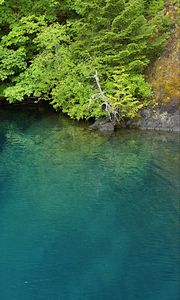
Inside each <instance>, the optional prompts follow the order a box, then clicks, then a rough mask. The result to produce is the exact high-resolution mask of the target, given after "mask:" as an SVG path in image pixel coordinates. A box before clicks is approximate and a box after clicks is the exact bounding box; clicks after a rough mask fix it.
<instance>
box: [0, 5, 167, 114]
mask: <svg viewBox="0 0 180 300" xmlns="http://www.w3.org/2000/svg"><path fill="white" fill-rule="evenodd" d="M0 5H1V8H2V10H1V13H0V23H1V25H0V26H1V36H2V39H1V43H0V58H1V61H0V66H1V71H0V80H1V81H2V83H3V84H6V88H5V90H4V95H5V96H6V97H7V99H9V101H11V102H14V101H23V99H24V98H25V97H29V96H31V97H35V98H37V99H44V100H47V101H50V102H51V104H52V105H53V106H54V108H55V109H62V110H63V111H64V112H65V113H67V114H69V116H70V117H72V118H77V119H81V118H89V117H98V116H100V115H104V114H106V113H107V114H110V111H111V110H112V111H114V112H117V114H118V115H119V117H120V118H126V117H128V118H129V117H134V116H135V114H137V113H138V110H139V109H140V108H141V107H142V106H143V105H146V103H147V100H148V99H149V98H150V97H151V92H150V89H149V86H148V85H147V83H146V82H145V79H144V75H143V74H144V72H145V69H146V67H147V66H148V64H149V62H150V61H151V60H152V59H154V58H155V57H157V56H158V55H159V54H160V53H161V51H162V49H163V47H164V45H165V43H166V40H167V37H168V33H167V32H168V30H167V29H168V26H169V21H168V20H167V18H166V17H165V16H164V15H163V11H162V9H163V5H164V3H163V1H162V0H157V1H155V0H152V1H150V0H149V1H145V0H126V1H125V0H100V1H99V0H92V1H87V0H85V1H84V0H66V1H60V0H59V1H58V0H57V1H56V0H50V1H44V0H38V1H33V0H23V1H22V0H20V1H19V3H18V5H17V2H16V1H15V0H5V1H2V0H1V3H0ZM29 11H30V12H31V13H29ZM96 72H97V73H98V76H99V80H100V84H101V87H102V91H103V96H102V95H101V94H100V93H99V89H98V86H97V82H96V80H95V77H94V76H95V74H96ZM104 99H106V100H104ZM104 101H106V102H107V103H108V107H109V108H110V109H109V111H106V110H105V111H103V110H102V109H101V108H102V104H103V103H104Z"/></svg>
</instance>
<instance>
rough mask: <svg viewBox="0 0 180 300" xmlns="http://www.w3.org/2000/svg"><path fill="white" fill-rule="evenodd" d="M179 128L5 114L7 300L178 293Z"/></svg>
mask: <svg viewBox="0 0 180 300" xmlns="http://www.w3.org/2000/svg"><path fill="white" fill-rule="evenodd" d="M178 178H179V142H178V135H177V134H170V133H155V132H140V131H120V132H119V133H116V134H113V135H112V136H102V135H99V134H97V133H93V132H89V130H88V129H87V127H86V125H84V124H77V123H75V122H73V121H70V120H68V119H66V118H64V117H62V116H59V115H56V114H54V113H52V112H44V113H42V112H37V113H34V112H27V111H24V112H20V111H13V112H12V111H5V110H2V109H1V111H0V299H2V300H134V299H138V300H178V299H179V251H178V250H179V237H178V229H179V228H178V205H179V203H178V202H179V180H178Z"/></svg>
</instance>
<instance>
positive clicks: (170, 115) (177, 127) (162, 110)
mask: <svg viewBox="0 0 180 300" xmlns="http://www.w3.org/2000/svg"><path fill="white" fill-rule="evenodd" d="M141 116H142V119H141V120H139V121H138V122H135V123H134V124H133V125H134V126H135V127H138V128H140V129H154V130H164V131H174V132H178V131H180V114H179V110H178V109H175V108H174V107H169V106H168V109H166V107H159V108H157V109H156V110H153V109H152V108H150V107H149V108H145V109H143V110H142V111H141Z"/></svg>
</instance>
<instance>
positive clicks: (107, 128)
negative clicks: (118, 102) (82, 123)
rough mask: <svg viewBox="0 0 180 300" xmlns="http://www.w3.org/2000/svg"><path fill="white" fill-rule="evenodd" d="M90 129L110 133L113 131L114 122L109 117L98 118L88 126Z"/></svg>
mask: <svg viewBox="0 0 180 300" xmlns="http://www.w3.org/2000/svg"><path fill="white" fill-rule="evenodd" d="M90 129H91V130H97V131H100V132H103V133H111V132H114V124H113V122H111V121H110V120H109V118H99V119H97V120H96V121H95V122H94V124H92V125H91V126H90Z"/></svg>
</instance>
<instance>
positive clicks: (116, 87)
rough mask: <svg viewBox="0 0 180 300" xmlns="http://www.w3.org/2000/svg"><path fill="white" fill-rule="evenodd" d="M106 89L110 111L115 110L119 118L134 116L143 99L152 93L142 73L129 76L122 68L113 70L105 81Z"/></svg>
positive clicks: (141, 105) (142, 104) (143, 103)
mask: <svg viewBox="0 0 180 300" xmlns="http://www.w3.org/2000/svg"><path fill="white" fill-rule="evenodd" d="M106 89H107V91H108V95H107V101H108V103H109V104H110V105H111V112H113V111H117V113H118V115H119V117H120V118H121V119H123V118H133V117H135V116H136V114H137V113H138V111H139V109H141V108H142V107H143V106H144V105H145V101H143V100H144V99H148V98H150V97H151V95H152V94H151V90H150V87H149V86H148V84H147V83H146V82H145V80H144V77H143V76H142V75H131V76H130V75H129V74H128V73H126V72H125V71H124V70H121V71H117V72H114V74H113V75H112V77H111V78H110V81H108V82H107V83H106Z"/></svg>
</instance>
